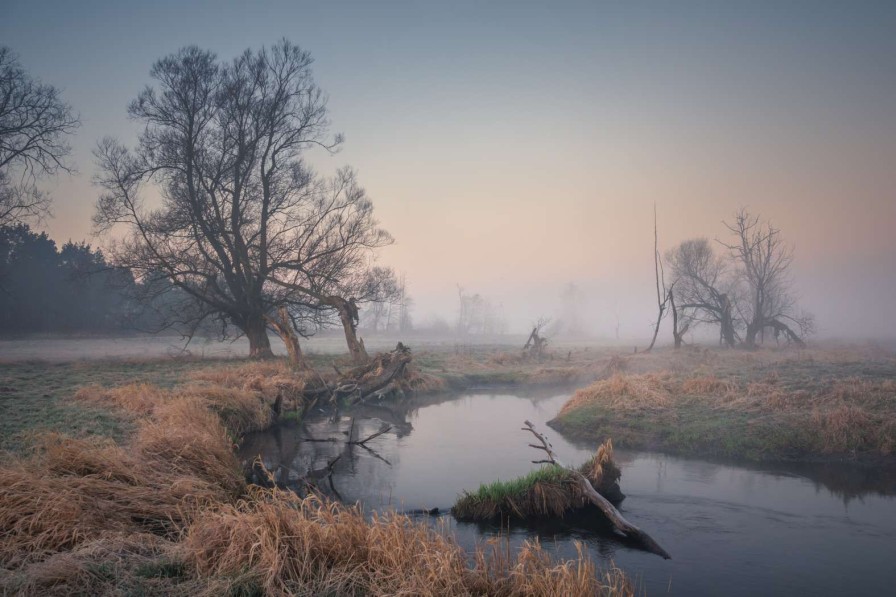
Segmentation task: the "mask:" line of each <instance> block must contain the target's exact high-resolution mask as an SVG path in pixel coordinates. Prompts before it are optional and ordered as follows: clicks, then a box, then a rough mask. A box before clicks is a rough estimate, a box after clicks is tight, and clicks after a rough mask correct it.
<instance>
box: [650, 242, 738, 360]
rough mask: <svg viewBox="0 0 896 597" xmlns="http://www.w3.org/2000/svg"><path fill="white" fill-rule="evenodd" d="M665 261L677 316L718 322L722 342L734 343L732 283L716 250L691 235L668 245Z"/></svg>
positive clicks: (724, 262)
mask: <svg viewBox="0 0 896 597" xmlns="http://www.w3.org/2000/svg"><path fill="white" fill-rule="evenodd" d="M666 262H667V263H668V264H669V267H670V270H671V273H672V283H673V285H674V286H675V298H676V301H677V302H676V304H675V306H676V307H677V309H678V311H679V319H681V318H682V316H683V317H684V319H685V320H686V323H687V324H688V325H692V324H700V323H704V324H710V325H718V326H719V328H720V329H719V334H720V337H721V340H722V342H723V343H724V344H726V345H727V346H728V347H734V345H735V343H736V341H737V331H736V329H735V321H734V317H733V313H732V305H731V300H730V299H729V298H728V297H729V295H730V294H732V293H733V292H734V291H735V289H736V288H735V286H736V284H735V280H734V279H733V276H732V275H731V269H732V268H730V267H729V265H728V263H727V261H726V260H725V259H724V258H723V257H721V256H719V255H717V254H716V252H715V251H714V250H713V247H712V245H711V244H710V243H709V240H707V239H706V238H693V239H689V240H686V241H683V242H681V243H680V244H679V245H678V246H676V247H675V248H673V249H670V250H669V251H668V252H667V253H666Z"/></svg>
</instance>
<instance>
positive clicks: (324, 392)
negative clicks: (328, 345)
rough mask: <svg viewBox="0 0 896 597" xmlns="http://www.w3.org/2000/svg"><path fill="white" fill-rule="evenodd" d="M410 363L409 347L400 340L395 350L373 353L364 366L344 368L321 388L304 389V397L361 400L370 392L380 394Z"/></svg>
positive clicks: (398, 378) (402, 374)
mask: <svg viewBox="0 0 896 597" xmlns="http://www.w3.org/2000/svg"><path fill="white" fill-rule="evenodd" d="M410 362H411V349H410V348H408V347H407V346H405V345H404V344H402V343H401V342H399V343H398V344H397V345H396V346H395V350H393V351H391V352H384V353H380V354H378V355H376V357H375V358H373V359H372V360H371V361H370V362H369V363H367V364H366V365H361V366H360V367H355V368H354V369H351V370H350V371H346V372H345V373H343V374H342V375H341V377H340V378H339V379H338V380H336V381H334V382H332V383H330V384H327V383H325V382H323V381H322V385H321V386H320V387H315V388H309V389H306V390H305V393H304V394H305V398H315V397H316V398H320V397H325V396H330V397H331V398H332V399H338V398H348V397H354V400H356V401H362V400H364V399H366V398H368V397H370V396H371V395H374V394H378V393H383V392H384V390H386V389H387V388H388V387H389V386H390V385H391V384H393V383H395V382H397V381H398V380H400V379H402V378H403V377H404V372H405V369H406V368H407V366H408V364H409V363H410Z"/></svg>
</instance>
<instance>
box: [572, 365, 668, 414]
mask: <svg viewBox="0 0 896 597" xmlns="http://www.w3.org/2000/svg"><path fill="white" fill-rule="evenodd" d="M670 383H671V377H670V375H669V374H667V373H659V374H655V373H647V374H643V375H625V374H621V373H617V374H615V375H613V376H612V377H610V378H609V379H603V380H600V381H597V382H595V383H593V384H591V385H590V386H588V387H586V388H583V389H581V390H578V391H576V393H575V394H573V396H572V398H570V399H569V401H568V402H567V403H566V404H564V405H563V408H562V409H561V410H560V415H563V414H564V413H566V412H569V411H572V410H575V409H577V408H580V407H582V406H584V405H587V404H590V403H595V402H597V403H600V404H602V405H605V406H607V407H609V408H612V409H618V410H649V409H663V408H666V407H667V406H669V404H670V403H671V399H672V398H671V393H670V391H669V388H668V386H669V384H670Z"/></svg>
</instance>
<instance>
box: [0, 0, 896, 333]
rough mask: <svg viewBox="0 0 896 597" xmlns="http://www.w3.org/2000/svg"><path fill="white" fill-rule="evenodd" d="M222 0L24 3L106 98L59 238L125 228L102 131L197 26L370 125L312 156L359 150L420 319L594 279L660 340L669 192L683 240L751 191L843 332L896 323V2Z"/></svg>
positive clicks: (51, 182) (76, 88) (45, 35)
mask: <svg viewBox="0 0 896 597" xmlns="http://www.w3.org/2000/svg"><path fill="white" fill-rule="evenodd" d="M199 6H202V5H197V7H196V8H194V9H188V10H185V11H180V10H178V9H177V8H176V5H175V4H166V3H161V4H157V5H153V7H152V8H150V7H126V6H123V5H117V4H91V5H90V7H89V8H87V9H82V8H81V7H75V6H72V5H69V4H68V3H56V4H53V3H50V4H45V5H43V6H42V7H41V8H40V9H39V10H26V9H25V6H24V5H20V4H19V3H17V2H11V3H8V4H7V7H6V9H5V10H4V12H5V15H4V17H5V18H4V19H3V23H2V24H0V33H2V39H3V43H4V44H6V45H9V46H10V47H11V48H13V49H14V50H15V51H16V52H17V53H18V54H19V56H20V58H21V61H22V64H24V65H26V66H27V68H28V69H29V70H30V71H31V72H33V73H34V74H35V75H36V76H39V77H40V78H41V79H43V80H46V81H48V82H52V83H53V84H54V85H57V86H58V87H59V88H60V89H61V90H63V91H64V96H65V99H66V100H67V101H68V102H70V103H71V105H72V106H73V107H74V108H75V110H76V111H77V113H78V114H80V117H81V123H82V126H81V127H80V128H79V129H78V131H77V134H76V135H74V136H73V137H72V138H71V139H70V140H69V143H70V144H71V146H72V155H71V158H72V159H71V162H72V163H73V164H74V165H75V166H77V172H76V173H74V174H71V175H69V174H66V173H64V172H62V173H60V174H59V175H58V176H57V177H55V178H51V179H47V180H44V181H42V182H41V185H42V186H44V187H45V188H47V189H48V192H49V193H50V194H51V195H52V196H53V198H54V203H53V210H52V211H53V213H54V217H52V218H47V219H46V220H45V224H44V226H43V227H42V229H46V230H47V232H48V233H49V235H50V237H51V238H52V239H54V240H55V241H56V242H57V243H60V244H61V243H63V242H65V241H67V240H69V239H72V240H74V241H79V240H82V239H84V240H87V241H88V242H91V243H93V244H94V245H99V246H102V245H104V244H106V243H107V242H108V239H97V238H94V237H92V236H91V233H92V232H93V230H94V229H93V226H92V223H91V215H92V210H93V206H94V204H95V202H96V199H97V197H98V196H99V194H100V190H99V189H98V188H97V187H96V186H94V185H93V184H92V182H91V179H92V178H93V177H94V176H95V175H96V173H97V165H96V159H95V158H94V156H93V151H94V149H95V146H96V143H97V141H98V140H99V139H101V138H103V137H105V136H113V137H117V138H119V139H120V140H121V141H122V142H124V143H125V144H127V145H130V144H132V143H133V142H134V141H135V140H136V137H137V133H138V132H139V131H140V130H141V125H140V124H139V122H137V121H136V120H134V119H129V118H128V117H127V114H126V108H127V105H128V103H129V102H130V101H131V100H132V99H133V98H134V97H135V96H136V94H137V93H138V92H139V91H140V90H141V89H142V88H143V87H144V86H145V85H146V84H147V82H148V78H147V75H148V71H149V68H150V66H151V65H152V63H153V62H154V61H155V60H156V59H158V58H159V57H160V56H162V55H165V54H167V53H170V52H173V51H176V50H177V49H178V48H180V47H183V46H185V45H187V44H196V45H198V46H199V47H202V48H208V49H209V50H211V51H214V52H216V53H217V54H218V55H220V56H221V57H222V58H225V59H228V60H229V59H230V58H231V57H233V56H235V55H237V54H238V53H239V52H241V51H242V50H244V49H245V48H247V47H260V46H261V45H264V44H270V43H271V41H272V40H275V39H277V38H278V37H280V36H284V35H285V36H287V37H289V38H291V39H294V40H298V41H299V43H301V45H302V46H303V47H304V48H306V49H308V50H310V51H311V53H312V55H313V58H314V74H315V76H316V78H317V80H318V82H319V84H320V87H321V88H322V89H323V90H324V91H325V92H326V93H327V94H328V95H329V98H330V101H329V106H328V107H329V113H330V121H331V122H332V130H333V131H335V132H342V133H344V134H345V136H346V142H345V143H344V144H343V145H342V146H341V147H340V148H339V151H338V153H335V154H334V155H328V154H327V152H326V151H322V150H318V151H315V150H310V151H308V152H307V155H306V159H307V160H309V162H310V163H311V164H313V165H314V166H315V167H316V168H318V169H319V170H320V172H321V173H322V174H327V173H331V172H334V171H335V170H336V169H337V168H338V167H341V166H343V165H346V164H350V165H352V166H353V167H354V168H355V169H356V170H357V172H358V176H359V181H360V183H361V184H362V185H363V186H364V188H365V189H366V191H367V193H368V195H369V196H370V197H371V199H372V200H373V201H374V205H375V217H376V219H377V220H379V222H380V223H381V225H382V227H383V228H384V229H385V230H387V231H389V233H390V234H391V235H392V236H393V237H394V239H395V243H394V244H393V245H391V246H388V247H385V248H384V249H383V250H382V251H381V252H380V254H379V255H378V257H377V260H378V262H379V263H381V264H383V265H388V266H391V267H393V268H395V270H396V271H397V272H399V273H400V274H402V275H404V276H405V278H406V280H407V286H408V289H409V292H410V295H411V296H412V297H413V299H414V301H415V305H414V319H415V321H416V322H417V323H420V324H423V323H438V322H439V321H440V320H444V321H445V322H447V323H449V324H453V323H454V322H455V320H456V318H457V312H458V303H457V285H460V286H461V287H463V288H464V289H465V290H466V291H467V292H469V293H471V294H475V293H479V294H481V295H482V296H483V297H485V298H487V299H488V300H489V301H491V302H492V303H494V304H495V305H500V307H501V309H502V311H503V313H504V316H505V318H506V319H507V324H508V326H509V328H510V329H511V330H512V331H514V332H516V333H520V334H524V333H526V332H527V331H528V330H527V328H528V327H529V326H530V324H531V323H533V322H534V321H535V320H537V319H538V318H539V317H542V316H546V317H552V318H555V319H556V318H558V317H561V316H562V309H563V307H562V304H561V294H562V292H563V289H564V288H565V287H566V285H568V284H569V283H573V284H575V285H576V286H578V287H579V288H580V289H581V294H582V296H581V315H580V318H581V319H580V321H581V329H582V331H583V332H587V333H588V335H590V336H593V337H595V338H607V339H614V338H615V336H616V324H617V319H618V322H619V334H620V336H622V337H625V338H628V339H631V340H632V341H635V340H639V339H643V338H644V337H649V336H650V334H651V331H652V315H651V313H650V312H651V310H652V309H653V307H652V305H653V302H654V300H653V296H652V294H653V293H652V289H653V282H654V280H653V206H654V204H655V205H656V210H657V220H658V229H659V249H660V251H661V252H662V253H664V252H665V251H666V250H668V249H670V248H672V247H674V246H676V245H677V243H679V242H681V241H683V240H686V239H689V238H694V237H701V236H703V237H707V238H709V239H710V240H713V241H715V240H716V239H718V240H721V241H727V240H729V239H728V238H727V237H726V232H727V231H726V230H725V229H724V228H723V226H722V222H723V221H730V220H731V218H732V217H733V214H734V213H735V211H736V210H737V209H738V208H740V207H747V208H749V209H750V210H751V211H752V212H753V213H756V214H759V215H761V216H762V217H763V218H767V219H768V220H770V221H771V222H772V223H773V224H774V225H775V226H777V227H779V228H780V229H781V231H782V235H783V237H784V239H785V240H786V242H787V243H789V244H791V245H793V246H794V247H795V255H794V263H793V268H792V269H793V278H794V281H795V285H794V289H795V291H796V293H797V294H798V295H799V296H800V305H801V306H802V307H803V308H804V309H805V310H806V311H807V312H811V313H813V314H814V315H815V316H816V322H817V334H818V336H819V337H840V338H867V337H873V338H893V337H894V336H896V327H894V325H896V324H894V323H893V319H892V318H891V317H888V316H887V314H888V311H889V306H890V304H889V303H890V297H892V296H893V295H894V292H896V270H894V263H896V240H894V236H893V235H892V234H891V227H892V223H893V222H894V221H896V199H894V198H893V191H892V189H893V188H896V180H894V172H896V168H894V167H893V166H894V163H893V159H894V156H896V147H894V139H896V134H894V133H896V130H894V126H896V124H894V123H896V118H894V116H896V114H894V111H896V106H894V103H893V102H892V101H891V98H892V96H893V92H894V91H896V90H894V85H896V83H894V80H893V77H892V71H893V68H892V67H893V63H892V61H893V51H892V49H893V48H892V36H891V35H890V33H891V30H892V25H893V22H894V15H893V9H892V7H891V6H889V5H888V4H886V3H871V4H869V5H868V8H866V9H865V10H862V9H855V10H854V9H852V8H851V7H847V6H845V5H840V4H838V3H821V4H814V3H811V4H802V3H796V4H793V5H789V6H787V7H778V6H776V5H775V4H774V3H770V4H758V5H755V6H754V7H753V9H752V10H750V11H748V12H749V16H745V14H744V12H743V11H742V10H739V9H735V8H733V7H727V8H726V7H712V8H711V9H708V8H707V7H705V6H703V7H700V6H696V5H684V6H680V7H677V9H676V10H675V11H674V12H672V11H661V10H657V9H655V8H653V9H652V8H649V7H648V6H642V7H633V6H622V5H599V4H591V3H566V4H564V5H562V6H559V7H547V6H543V5H538V4H531V3H529V4H523V5H516V4H515V5H513V6H508V5H502V4H500V3H498V4H493V5H491V6H487V7H482V6H479V5H477V4H464V3H460V4H456V3H452V5H451V7H448V6H437V5H430V6H426V7H423V6H414V5H412V4H405V3H397V4H392V5H387V6H379V7H374V6H371V5H367V4H366V3H361V4H357V3H355V4H352V3H343V4H334V5H330V6H327V7H323V6H315V5H307V4H304V3H270V4H269V5H268V6H267V8H266V10H262V11H255V10H253V9H251V8H249V7H248V6H244V5H241V4H239V3H230V4H227V5H225V6H222V7H218V8H216V9H214V10H212V9H210V8H208V7H204V6H203V7H202V8H199ZM211 13H214V15H215V18H214V19H210V18H208V16H209V14H211ZM175 14H176V15H177V17H176V18H173V17H172V15H175ZM272 15H276V19H274V20H272V19H271V16H272ZM745 23H749V25H747V24H745ZM832 30H835V31H836V35H832V34H831V31H832ZM337 31H338V32H339V33H338V34H336V33H335V32H337ZM49 40H52V44H51V45H49V44H48V41H49ZM113 48H126V50H121V51H119V50H113ZM362 55H363V59H360V58H359V56H362ZM146 193H147V197H148V199H147V200H148V201H150V202H152V201H153V200H154V199H153V197H158V194H157V192H156V191H154V190H153V189H147V191H146ZM155 201H158V199H155Z"/></svg>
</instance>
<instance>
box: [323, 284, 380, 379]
mask: <svg viewBox="0 0 896 597" xmlns="http://www.w3.org/2000/svg"><path fill="white" fill-rule="evenodd" d="M326 302H327V304H328V305H331V306H333V307H335V308H336V312H337V313H339V320H340V321H341V322H342V329H343V331H344V332H345V343H346V344H347V345H348V351H349V352H350V353H351V355H352V361H354V362H355V364H358V365H363V364H364V363H366V362H367V361H368V360H369V359H370V357H369V356H368V355H367V350H366V349H365V348H364V342H363V341H361V340H358V333H357V327H358V306H357V305H355V301H354V299H349V300H345V299H344V298H342V297H339V296H328V297H327V299H326Z"/></svg>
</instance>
